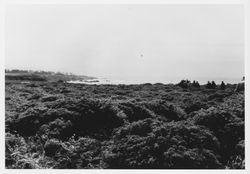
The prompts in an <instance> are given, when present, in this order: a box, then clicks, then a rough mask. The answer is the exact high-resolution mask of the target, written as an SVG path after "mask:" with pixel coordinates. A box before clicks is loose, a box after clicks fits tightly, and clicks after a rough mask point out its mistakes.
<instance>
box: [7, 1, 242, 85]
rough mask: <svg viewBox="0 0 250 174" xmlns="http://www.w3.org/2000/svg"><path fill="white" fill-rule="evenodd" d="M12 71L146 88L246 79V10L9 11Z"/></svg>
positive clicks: (104, 8)
mask: <svg viewBox="0 0 250 174" xmlns="http://www.w3.org/2000/svg"><path fill="white" fill-rule="evenodd" d="M5 26H6V28H5V30H6V35H5V36H6V38H5V40H6V59H5V67H6V68H8V69H13V68H19V69H33V70H49V71H60V72H71V73H75V74H81V75H89V76H95V77H105V78H110V79H117V80H124V81H130V82H134V83H142V82H163V83H167V82H177V81H179V80H181V79H190V80H199V81H203V82H205V81H208V80H215V81H221V80H224V81H226V82H235V81H239V80H240V79H241V78H242V76H243V75H244V11H243V6H242V5H191V4H189V5H173V4H172V5H145V4H144V5H143V4H141V5H121V4H120V5H108V4H106V5H83V4H82V5H51V4H50V5H43V4H41V5H9V6H8V7H7V10H6V25H5Z"/></svg>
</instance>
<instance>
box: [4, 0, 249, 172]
mask: <svg viewBox="0 0 250 174" xmlns="http://www.w3.org/2000/svg"><path fill="white" fill-rule="evenodd" d="M9 4H242V5H244V14H245V30H244V31H245V32H244V34H245V49H244V52H245V87H246V91H245V106H246V107H245V147H246V151H245V156H246V158H245V163H246V166H245V167H246V168H245V170H109V169H106V170H100V169H94V170H87V169H77V170H70V169H67V170H57V169H46V170H37V169H34V170H32V169H31V170H30V169H29V170H25V169H22V170H18V169H5V103H4V102H5V83H4V69H5V9H6V6H7V5H9ZM249 16H250V3H249V1H248V0H0V68H1V69H0V70H1V71H0V72H1V76H0V82H1V83H0V89H1V90H0V95H1V97H0V104H1V106H0V116H1V117H0V118H1V120H0V137H1V139H0V173H3V174H5V173H6V174H7V173H8V174H9V173H10V174H11V173H32V174H33V173H44V172H45V173H65V172H72V173H82V172H84V173H124V172H125V173H127V172H132V173H145V174H149V173H152V172H153V173H163V172H164V173H165V172H171V173H201V172H202V173H210V172H213V173H214V172H216V173H217V172H219V173H250V170H249V166H250V165H249V162H250V161H249V158H248V157H249V155H250V154H249V153H250V151H249V145H250V144H249V135H250V134H249V131H250V127H249V120H250V119H249V118H248V116H250V115H249V113H250V112H249V108H250V107H249V104H250V103H249V97H248V96H249V78H248V75H249V71H250V69H247V67H250V66H249V63H250V61H249V60H248V59H247V57H248V56H247V55H248V54H249V42H248V41H249V39H250V37H249V34H248V32H247V29H249V28H250V27H249V23H248V22H247V20H248V19H249Z"/></svg>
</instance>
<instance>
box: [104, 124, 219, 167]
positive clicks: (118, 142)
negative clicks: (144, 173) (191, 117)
mask: <svg viewBox="0 0 250 174" xmlns="http://www.w3.org/2000/svg"><path fill="white" fill-rule="evenodd" d="M138 124H139V123H137V125H138ZM140 124H142V122H140ZM144 124H149V125H150V126H151V129H152V130H151V132H150V133H148V134H147V135H144V136H139V135H138V132H143V131H144V129H145V127H144V126H139V127H138V126H137V128H136V129H137V130H136V131H133V126H132V127H130V126H128V127H126V128H124V129H122V130H120V131H118V132H117V135H115V137H116V138H115V141H114V144H113V145H112V146H111V147H110V151H108V152H107V153H106V154H105V161H106V163H107V164H108V167H109V168H123V169H126V168H141V169H144V168H168V169H170V168H221V167H222V165H221V164H220V162H219V160H218V158H219V157H218V156H216V155H215V154H216V153H215V152H217V151H218V149H219V143H218V140H217V139H216V138H215V137H214V136H213V135H212V134H211V132H210V131H208V130H206V129H204V128H200V127H199V126H194V125H188V124H184V123H182V122H179V123H177V122H171V123H168V124H165V123H161V122H154V121H151V123H150V122H148V121H147V122H144ZM142 125H143V124H142ZM134 126H135V125H134ZM139 129H142V130H141V131H140V130H139ZM121 134H123V135H122V136H121ZM125 135H126V136H125Z"/></svg>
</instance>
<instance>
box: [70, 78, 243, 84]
mask: <svg viewBox="0 0 250 174" xmlns="http://www.w3.org/2000/svg"><path fill="white" fill-rule="evenodd" d="M241 79H242V77H239V78H229V77H228V78H222V77H220V78H202V77H199V78H169V77H168V78H162V77H159V78H148V79H147V78H146V77H144V78H138V77H137V78H135V77H134V78H131V77H130V78H114V77H109V78H96V79H92V80H81V81H80V80H75V81H68V83H77V84H93V85H94V84H95V85H101V84H112V85H119V84H126V85H129V84H144V83H151V84H155V83H163V84H170V83H172V84H176V83H179V82H180V81H181V80H190V81H191V82H192V81H193V80H195V81H198V82H199V83H200V84H201V85H202V84H206V83H207V82H208V81H215V83H216V84H220V83H221V82H222V81H224V83H226V84H227V83H230V84H235V83H239V82H241Z"/></svg>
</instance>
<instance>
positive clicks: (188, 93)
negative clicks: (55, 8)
mask: <svg viewBox="0 0 250 174" xmlns="http://www.w3.org/2000/svg"><path fill="white" fill-rule="evenodd" d="M184 82H185V83H184ZM182 83H183V84H184V86H182V85H181V86H182V87H181V86H180V85H174V84H169V85H164V84H160V83H159V84H153V85H152V84H143V85H81V84H67V83H61V82H58V83H56V82H52V83H48V82H46V83H45V82H32V84H34V85H30V84H23V83H19V82H15V83H14V82H11V83H6V88H5V90H6V92H5V94H6V97H5V109H6V114H5V117H6V118H5V121H6V122H5V125H6V127H5V128H6V129H5V130H6V136H5V137H6V141H5V146H6V148H5V150H6V153H5V159H6V168H19V169H20V168H43V169H44V168H63V169H65V168H72V169H75V168H95V169H96V168H123V169H124V168H128V169H133V168H143V169H144V168H166V169H184V168H185V169H206V168H210V169H211V168H214V169H218V168H230V169H243V168H245V148H244V147H245V146H244V139H245V133H244V126H245V123H244V119H245V118H244V117H245V111H244V109H245V101H244V92H243V91H240V92H234V89H235V87H236V85H231V84H227V85H226V88H225V89H224V90H221V89H220V88H218V89H217V88H216V87H215V88H209V89H208V88H206V85H205V86H203V85H201V86H200V87H198V85H197V83H198V82H196V81H194V82H193V83H190V81H183V82H182ZM185 84H186V85H187V88H185ZM211 85H212V83H211ZM215 86H216V84H215ZM183 87H184V88H183ZM62 92H63V93H62Z"/></svg>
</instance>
